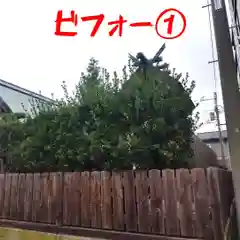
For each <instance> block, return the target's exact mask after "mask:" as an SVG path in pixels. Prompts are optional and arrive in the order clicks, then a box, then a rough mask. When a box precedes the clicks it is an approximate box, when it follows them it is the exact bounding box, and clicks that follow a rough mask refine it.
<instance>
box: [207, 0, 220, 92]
mask: <svg viewBox="0 0 240 240" xmlns="http://www.w3.org/2000/svg"><path fill="white" fill-rule="evenodd" d="M206 7H207V9H208V19H209V29H210V41H211V50H212V61H211V62H209V63H213V80H214V89H215V90H214V91H215V92H217V73H216V72H217V71H216V66H215V62H217V61H216V60H215V54H214V39H213V27H212V21H211V12H210V7H211V5H210V4H209V0H208V1H207V6H206Z"/></svg>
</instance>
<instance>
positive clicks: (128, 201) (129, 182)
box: [123, 171, 137, 232]
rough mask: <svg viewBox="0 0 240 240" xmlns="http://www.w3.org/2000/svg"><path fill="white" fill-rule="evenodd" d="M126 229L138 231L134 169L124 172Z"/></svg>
mask: <svg viewBox="0 0 240 240" xmlns="http://www.w3.org/2000/svg"><path fill="white" fill-rule="evenodd" d="M123 186H124V204H125V223H126V230H127V231H129V232H137V211H136V194H135V181H134V173H133V171H125V172H123Z"/></svg>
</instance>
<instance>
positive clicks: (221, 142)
mask: <svg viewBox="0 0 240 240" xmlns="http://www.w3.org/2000/svg"><path fill="white" fill-rule="evenodd" d="M213 95H214V96H213V98H214V111H215V114H216V120H217V127H218V134H219V142H220V147H221V162H222V163H223V164H224V167H226V166H227V164H226V161H225V154H224V146H223V137H222V130H221V123H220V117H219V110H218V102H217V93H216V92H214V93H213Z"/></svg>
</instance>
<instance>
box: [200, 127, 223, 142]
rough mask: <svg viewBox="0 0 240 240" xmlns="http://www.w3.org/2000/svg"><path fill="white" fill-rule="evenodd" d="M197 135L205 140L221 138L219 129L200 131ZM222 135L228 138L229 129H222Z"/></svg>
mask: <svg viewBox="0 0 240 240" xmlns="http://www.w3.org/2000/svg"><path fill="white" fill-rule="evenodd" d="M197 136H198V137H199V138H200V139H201V140H202V141H204V140H219V132H218V131H214V132H204V133H198V134H197ZM222 137H223V138H224V139H227V131H226V130H223V131H222Z"/></svg>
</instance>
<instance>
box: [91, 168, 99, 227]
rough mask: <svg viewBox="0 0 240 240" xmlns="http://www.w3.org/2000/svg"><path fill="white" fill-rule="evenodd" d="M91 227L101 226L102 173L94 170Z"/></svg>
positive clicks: (92, 175)
mask: <svg viewBox="0 0 240 240" xmlns="http://www.w3.org/2000/svg"><path fill="white" fill-rule="evenodd" d="M90 181H91V184H90V187H91V189H90V190H91V193H90V196H91V204H90V211H91V227H92V228H101V188H100V186H101V173H100V172H96V171H94V172H92V173H91V180H90Z"/></svg>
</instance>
